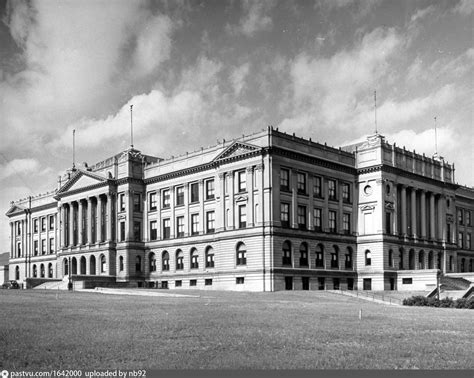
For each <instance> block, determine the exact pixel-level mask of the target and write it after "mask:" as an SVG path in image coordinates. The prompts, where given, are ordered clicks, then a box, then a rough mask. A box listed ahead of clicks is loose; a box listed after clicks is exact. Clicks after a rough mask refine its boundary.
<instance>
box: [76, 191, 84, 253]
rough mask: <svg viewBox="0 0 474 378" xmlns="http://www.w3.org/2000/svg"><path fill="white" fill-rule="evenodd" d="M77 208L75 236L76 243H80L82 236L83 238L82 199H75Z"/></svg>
mask: <svg viewBox="0 0 474 378" xmlns="http://www.w3.org/2000/svg"><path fill="white" fill-rule="evenodd" d="M77 210H78V216H77V237H78V242H79V243H78V244H79V245H82V244H83V241H84V238H83V232H84V230H83V227H82V226H83V217H84V215H83V208H82V200H79V201H77Z"/></svg>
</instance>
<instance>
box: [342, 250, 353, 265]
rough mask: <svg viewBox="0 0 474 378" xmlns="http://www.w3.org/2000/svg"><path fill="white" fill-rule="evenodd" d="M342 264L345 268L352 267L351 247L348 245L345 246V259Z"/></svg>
mask: <svg viewBox="0 0 474 378" xmlns="http://www.w3.org/2000/svg"><path fill="white" fill-rule="evenodd" d="M344 266H345V267H346V269H352V249H351V248H350V247H347V252H346V261H345V263H344Z"/></svg>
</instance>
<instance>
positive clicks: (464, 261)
mask: <svg viewBox="0 0 474 378" xmlns="http://www.w3.org/2000/svg"><path fill="white" fill-rule="evenodd" d="M464 269H466V259H465V258H462V259H461V273H464Z"/></svg>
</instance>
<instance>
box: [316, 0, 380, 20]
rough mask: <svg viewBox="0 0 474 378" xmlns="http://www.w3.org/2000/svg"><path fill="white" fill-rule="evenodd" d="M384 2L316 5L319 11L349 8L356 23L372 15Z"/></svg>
mask: <svg viewBox="0 0 474 378" xmlns="http://www.w3.org/2000/svg"><path fill="white" fill-rule="evenodd" d="M381 2H382V0H320V1H318V2H316V3H315V8H317V9H327V10H329V11H332V10H338V9H343V8H347V9H349V10H351V11H352V15H353V17H354V20H355V21H356V22H358V21H360V20H361V19H362V18H364V17H365V16H367V15H368V14H369V13H371V12H372V11H373V10H374V8H375V7H376V6H377V5H379V4H380V3H381Z"/></svg>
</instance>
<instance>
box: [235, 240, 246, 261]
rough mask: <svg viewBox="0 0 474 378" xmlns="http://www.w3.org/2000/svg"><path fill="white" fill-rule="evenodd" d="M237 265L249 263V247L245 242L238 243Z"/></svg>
mask: <svg viewBox="0 0 474 378" xmlns="http://www.w3.org/2000/svg"><path fill="white" fill-rule="evenodd" d="M237 265H247V248H246V247H245V244H244V243H239V244H238V245H237Z"/></svg>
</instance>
